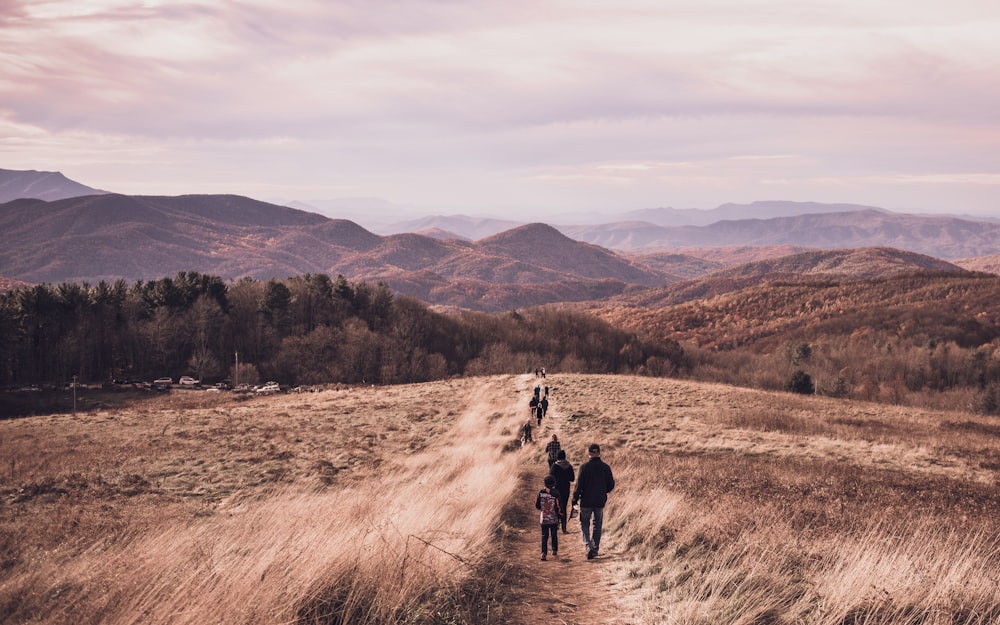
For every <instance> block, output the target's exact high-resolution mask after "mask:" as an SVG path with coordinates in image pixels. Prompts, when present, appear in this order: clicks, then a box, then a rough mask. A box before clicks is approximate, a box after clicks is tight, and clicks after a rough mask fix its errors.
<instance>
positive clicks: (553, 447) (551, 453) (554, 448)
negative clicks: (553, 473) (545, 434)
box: [545, 434, 562, 469]
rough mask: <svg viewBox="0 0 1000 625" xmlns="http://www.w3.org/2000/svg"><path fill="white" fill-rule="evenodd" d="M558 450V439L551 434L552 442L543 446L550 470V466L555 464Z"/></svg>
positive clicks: (559, 446) (559, 447) (560, 446)
mask: <svg viewBox="0 0 1000 625" xmlns="http://www.w3.org/2000/svg"><path fill="white" fill-rule="evenodd" d="M560 449H562V445H560V444H559V438H558V437H556V435H555V434H553V435H552V440H551V441H549V444H548V445H546V446H545V453H546V454H547V455H548V461H549V468H550V469H551V468H552V465H553V464H555V462H556V459H557V454H558V453H559V450H560Z"/></svg>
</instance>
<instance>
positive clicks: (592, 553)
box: [587, 549, 597, 560]
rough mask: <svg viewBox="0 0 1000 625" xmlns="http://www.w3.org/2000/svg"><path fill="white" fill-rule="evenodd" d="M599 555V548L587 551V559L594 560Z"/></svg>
mask: <svg viewBox="0 0 1000 625" xmlns="http://www.w3.org/2000/svg"><path fill="white" fill-rule="evenodd" d="M596 556H597V549H590V550H589V551H587V559H588V560H593V559H594V558H595V557H596Z"/></svg>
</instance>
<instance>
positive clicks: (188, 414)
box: [0, 375, 1000, 625]
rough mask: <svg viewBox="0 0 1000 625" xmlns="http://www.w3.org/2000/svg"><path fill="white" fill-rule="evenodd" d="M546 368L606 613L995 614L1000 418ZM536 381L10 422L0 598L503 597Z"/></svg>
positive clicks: (399, 619) (733, 619) (171, 401)
mask: <svg viewBox="0 0 1000 625" xmlns="http://www.w3.org/2000/svg"><path fill="white" fill-rule="evenodd" d="M547 382H548V384H549V385H550V387H551V388H552V404H551V406H552V408H551V410H550V413H549V416H548V417H547V421H546V424H547V427H554V428H556V429H557V430H558V432H559V434H560V440H562V441H563V448H564V449H566V450H567V452H568V455H569V458H570V460H571V462H573V463H574V464H575V465H576V466H579V463H580V462H581V461H582V460H583V459H584V458H583V457H584V453H583V450H584V449H585V446H586V444H587V443H589V442H591V441H597V442H600V443H602V446H603V448H604V454H603V455H604V458H605V460H607V461H608V462H609V463H610V464H611V465H612V467H613V469H614V471H615V475H616V479H617V482H618V487H617V488H616V489H615V491H614V492H613V493H612V494H611V496H610V498H609V504H608V509H607V517H606V523H605V539H604V540H603V541H602V551H603V553H604V555H603V556H602V558H601V559H600V560H598V561H596V562H594V563H588V564H586V565H585V566H599V567H603V570H602V573H604V574H605V575H606V576H607V578H608V579H609V580H610V581H611V582H612V584H613V588H611V589H610V590H609V591H608V593H607V596H606V597H605V600H606V601H608V602H613V603H614V604H615V605H616V608H617V609H618V612H619V613H620V614H621V618H622V622H628V623H671V624H678V625H708V624H712V625H719V624H739V625H751V624H753V625H763V624H770V625H784V624H788V625H791V624H793V623H810V624H816V625H861V624H865V625H876V624H878V625H890V624H892V625H896V624H900V623H912V624H917V623H919V624H922V625H939V624H945V623H947V624H949V625H986V624H987V623H996V622H1000V575H998V571H1000V539H998V536H1000V517H998V516H997V514H996V511H997V510H998V509H1000V493H998V488H997V487H998V485H1000V479H998V477H1000V422H998V421H997V420H995V419H990V418H988V417H983V416H979V415H974V414H971V413H965V412H959V411H932V410H917V409H913V408H905V407H900V406H885V405H878V404H868V403H862V402H848V401H843V400H834V399H829V398H820V397H801V396H797V395H791V394H785V393H768V392H761V391H751V390H746V389H738V388H732V387H726V386H721V385H709V384H699V383H693V382H679V381H676V380H666V379H653V378H645V377H631V376H596V375H589V376H588V375H557V376H554V377H550V378H549V379H548V380H547ZM531 385H533V381H531V380H529V379H528V378H526V377H524V376H497V377H488V378H470V379H463V380H453V381H447V382H437V383H429V384H421V385H405V386H394V387H382V388H355V389H348V390H341V391H328V392H324V393H316V394H302V395H288V396H281V397H273V398H268V399H251V400H244V401H233V400H231V399H228V398H226V397H218V398H212V399H210V398H209V397H208V396H207V395H206V394H202V395H198V396H196V395H182V394H179V393H176V394H173V395H172V396H170V397H164V398H162V399H159V400H157V401H155V402H150V403H145V404H143V405H141V406H137V407H134V408H122V409H110V408H108V409H105V408H102V409H97V410H92V411H90V412H86V413H82V414H79V415H77V416H76V417H73V416H72V415H55V416H52V417H36V418H31V419H22V420H16V421H6V422H0V451H2V457H3V462H2V463H0V471H2V481H0V496H2V497H0V501H2V502H3V503H2V504H0V620H2V621H3V622H4V623H7V622H10V623H29V622H30V623H60V624H61V623H67V624H68V623H74V624H81V623H82V624H88V623H95V624H96V623H111V624H123V623H205V622H212V623H220V624H222V625H227V624H236V623H240V624H244V623H317V624H324V625H326V624H333V623H400V624H402V623H407V624H417V623H498V622H501V621H502V618H503V615H505V614H510V611H509V610H507V611H505V610H503V609H502V606H499V608H498V606H497V602H498V601H500V600H502V598H503V596H504V592H505V590H504V589H505V587H506V586H509V585H510V584H517V583H518V582H519V580H518V579H517V577H516V576H512V575H511V572H512V571H511V570H509V569H506V568H505V566H506V561H507V558H505V553H504V550H505V549H507V548H509V547H510V545H511V544H513V543H512V542H511V541H512V540H515V541H516V537H515V536H513V535H512V534H510V533H508V532H507V530H508V528H507V527H506V522H505V518H506V515H507V513H508V511H509V510H510V507H511V506H517V505H523V504H524V499H525V497H524V493H523V492H519V491H518V489H519V488H520V486H519V485H520V484H521V482H520V479H521V477H522V476H523V474H524V470H525V467H526V465H527V464H528V463H533V462H540V455H539V452H538V449H532V450H528V451H515V452H514V453H510V450H511V449H516V446H512V445H511V442H512V440H513V439H514V437H515V432H516V428H517V426H519V425H520V424H521V423H522V422H523V420H524V419H525V418H526V416H527V411H526V407H525V405H526V394H525V393H524V391H525V390H526V389H527V388H529V387H530V386H531ZM196 398H197V399H196ZM536 447H539V446H536ZM531 543H532V549H536V548H537V547H536V545H535V544H534V543H535V541H534V539H532V541H531ZM552 564H560V565H566V566H577V565H573V564H569V563H552ZM553 570H554V569H553ZM493 608H498V609H497V610H496V611H495V612H494V611H491V610H493ZM497 614H500V615H501V616H497ZM580 618H581V619H585V618H586V615H581V616H580ZM581 622H585V621H581Z"/></svg>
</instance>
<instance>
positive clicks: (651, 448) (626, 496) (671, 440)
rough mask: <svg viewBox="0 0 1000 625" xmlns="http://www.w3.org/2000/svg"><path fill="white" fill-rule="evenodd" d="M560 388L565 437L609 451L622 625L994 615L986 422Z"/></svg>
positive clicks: (578, 381) (596, 386) (678, 388)
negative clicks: (625, 623) (568, 420)
mask: <svg viewBox="0 0 1000 625" xmlns="http://www.w3.org/2000/svg"><path fill="white" fill-rule="evenodd" d="M560 395H561V396H562V397H563V398H564V399H563V403H564V404H566V405H567V406H568V407H570V409H571V410H572V411H573V412H574V414H576V415H579V418H578V419H576V420H574V421H573V422H572V425H573V428H574V430H575V432H574V436H575V437H577V438H580V437H583V438H597V439H602V438H603V439H604V440H610V441H613V443H614V444H613V445H612V446H610V447H609V449H608V452H606V453H605V454H604V455H605V457H606V459H607V460H608V461H609V462H610V463H611V464H612V466H613V467H614V468H615V470H616V477H617V479H618V482H619V484H620V488H618V489H617V490H616V491H615V492H613V493H612V495H611V498H610V501H609V507H608V513H607V514H608V516H607V521H606V524H607V525H606V527H608V530H609V531H608V537H609V543H610V545H611V547H610V548H611V549H612V550H613V551H617V552H619V553H620V554H621V560H619V564H618V572H619V576H620V590H621V593H622V594H623V595H625V596H627V597H628V602H629V605H630V606H631V609H632V611H633V614H635V615H637V616H636V621H637V622H646V623H676V624H699V625H700V624H705V625H708V624H719V623H732V624H762V623H774V624H778V623H782V624H783V623H789V624H790V623H811V624H818V625H846V624H854V625H857V624H861V623H865V624H870V625H874V624H876V623H878V624H885V625H889V624H900V623H913V624H916V623H922V624H931V623H933V624H944V623H948V624H955V625H957V624H964V625H972V624H976V625H985V624H987V623H996V622H1000V573H998V571H1000V538H998V537H1000V518H997V517H996V514H995V511H996V510H997V509H1000V507H998V505H1000V494H998V492H997V485H998V479H997V477H998V473H997V471H996V468H997V465H996V464H990V461H991V459H994V460H993V462H995V458H996V453H997V450H998V447H1000V445H998V437H997V430H996V426H997V424H995V423H992V422H990V421H989V419H987V418H982V417H979V418H976V417H973V416H971V415H967V414H964V413H956V412H940V413H935V412H930V411H914V410H904V409H890V408H887V407H883V406H875V405H872V404H858V403H847V402H842V401H834V400H822V399H818V398H808V399H805V398H800V397H797V396H793V395H785V394H774V393H758V392H750V391H737V390H735V389H728V388H725V387H717V386H704V385H689V384H684V383H676V382H666V383H663V382H656V381H644V380H640V379H636V378H628V379H626V378H620V379H612V378H588V377H581V378H574V380H573V381H572V382H571V383H567V384H563V385H561V388H560ZM623 398H627V399H623Z"/></svg>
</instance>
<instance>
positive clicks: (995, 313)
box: [595, 272, 1000, 350]
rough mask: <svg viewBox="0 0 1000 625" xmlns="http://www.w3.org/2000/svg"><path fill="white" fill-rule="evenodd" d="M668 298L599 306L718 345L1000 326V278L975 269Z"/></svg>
mask: <svg viewBox="0 0 1000 625" xmlns="http://www.w3.org/2000/svg"><path fill="white" fill-rule="evenodd" d="M667 299H669V298H662V299H661V300H660V301H661V304H659V305H652V306H650V305H647V304H644V303H642V301H641V300H639V301H637V300H636V299H631V300H628V301H629V302H631V303H629V304H625V303H623V302H624V301H625V300H622V299H619V300H618V301H613V302H612V303H609V304H607V305H603V306H600V307H597V308H596V309H595V312H597V314H599V315H600V316H601V317H603V318H605V319H607V320H608V321H610V322H611V323H614V324H618V325H619V326H620V327H627V328H632V329H634V330H636V331H640V332H643V333H649V334H650V335H651V336H655V337H658V338H672V339H674V340H678V341H687V342H690V343H693V344H696V345H700V346H703V347H711V348H717V349H732V348H736V347H742V346H754V348H755V349H758V350H769V349H775V348H776V347H777V344H778V343H784V342H796V341H805V342H808V341H810V340H815V339H816V338H817V337H823V336H827V337H830V336H845V335H849V334H851V333H853V332H856V331H865V332H885V333H888V334H889V335H892V336H900V337H904V336H910V337H914V336H924V337H927V338H934V339H936V340H951V341H955V342H956V343H957V344H958V345H961V346H976V345H981V344H983V343H988V342H989V341H990V340H992V337H995V336H997V334H998V332H1000V309H998V308H997V306H996V302H997V301H1000V277H998V276H992V275H987V274H973V273H967V272H960V273H954V272H925V273H909V274H901V275H892V276H886V277H878V278H868V279H861V280H857V279H849V278H840V279H824V280H816V281H796V282H785V281H773V282H768V283H764V284H760V285H756V286H747V287H744V288H741V289H738V290H737V289H733V290H730V291H728V292H725V293H722V294H719V295H717V296H714V297H712V296H706V297H704V298H701V299H697V300H695V299H690V300H688V301H684V302H681V303H677V304H669V303H667V302H666V300H667Z"/></svg>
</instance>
